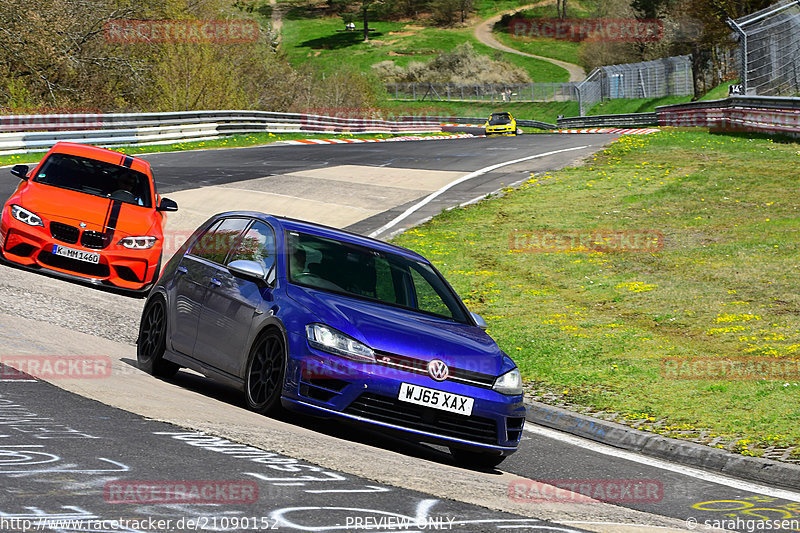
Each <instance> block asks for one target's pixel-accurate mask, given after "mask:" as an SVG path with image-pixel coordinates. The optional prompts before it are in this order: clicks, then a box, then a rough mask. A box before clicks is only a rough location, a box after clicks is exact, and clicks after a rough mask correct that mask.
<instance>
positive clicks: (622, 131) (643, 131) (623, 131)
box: [547, 128, 661, 135]
mask: <svg viewBox="0 0 800 533" xmlns="http://www.w3.org/2000/svg"><path fill="white" fill-rule="evenodd" d="M659 131H661V130H660V129H658V128H581V129H577V130H567V129H560V130H553V131H549V132H547V133H613V134H619V135H650V134H651V133H658V132H659Z"/></svg>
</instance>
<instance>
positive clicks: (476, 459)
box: [450, 448, 506, 470]
mask: <svg viewBox="0 0 800 533" xmlns="http://www.w3.org/2000/svg"><path fill="white" fill-rule="evenodd" d="M450 454H451V455H452V456H453V459H455V461H456V463H458V464H460V465H463V466H467V467H473V468H479V469H481V470H492V469H494V468H495V467H496V466H497V465H499V464H500V463H502V462H503V460H505V458H506V457H505V455H491V454H488V453H480V452H470V451H467V450H462V449H461V448H450Z"/></svg>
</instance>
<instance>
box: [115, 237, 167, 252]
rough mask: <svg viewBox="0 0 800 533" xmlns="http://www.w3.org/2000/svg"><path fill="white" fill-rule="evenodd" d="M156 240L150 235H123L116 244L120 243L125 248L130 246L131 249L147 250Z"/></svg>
mask: <svg viewBox="0 0 800 533" xmlns="http://www.w3.org/2000/svg"><path fill="white" fill-rule="evenodd" d="M156 240H157V239H156V238H155V237H153V236H151V235H144V236H141V237H125V238H124V239H121V240H120V241H119V242H118V243H117V244H121V245H122V246H124V247H125V248H130V249H132V250H147V249H148V248H152V247H153V246H155V244H156Z"/></svg>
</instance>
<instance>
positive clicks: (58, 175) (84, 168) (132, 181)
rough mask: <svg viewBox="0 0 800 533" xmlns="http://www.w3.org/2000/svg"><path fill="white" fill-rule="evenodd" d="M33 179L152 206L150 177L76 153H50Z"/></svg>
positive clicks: (46, 183)
mask: <svg viewBox="0 0 800 533" xmlns="http://www.w3.org/2000/svg"><path fill="white" fill-rule="evenodd" d="M33 181H35V182H37V183H44V184H45V185H51V186H53V187H60V188H62V189H70V190H73V191H78V192H82V193H86V194H91V195H94V196H103V197H106V198H112V199H114V200H120V201H122V202H125V203H129V204H135V205H141V206H143V207H152V202H151V198H150V179H149V178H148V177H147V176H146V175H144V174H142V173H141V172H138V171H136V170H133V169H130V168H127V167H123V166H120V165H114V164H112V163H106V162H105V161H97V160H96V159H88V158H85V157H80V156H77V155H69V154H58V153H55V154H51V155H50V157H48V158H47V160H46V161H45V162H44V164H43V165H42V168H40V169H39V172H38V173H37V174H36V176H34V177H33Z"/></svg>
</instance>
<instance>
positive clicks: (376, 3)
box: [329, 0, 391, 42]
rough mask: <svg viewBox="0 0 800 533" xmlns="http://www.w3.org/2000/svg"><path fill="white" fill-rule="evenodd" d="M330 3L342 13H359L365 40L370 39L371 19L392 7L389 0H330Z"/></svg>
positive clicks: (345, 14)
mask: <svg viewBox="0 0 800 533" xmlns="http://www.w3.org/2000/svg"><path fill="white" fill-rule="evenodd" d="M329 5H330V6H331V7H332V8H333V9H334V10H336V11H337V12H338V13H339V14H340V15H343V16H347V15H353V14H355V15H357V16H358V18H360V19H361V22H362V24H363V25H364V29H363V31H364V42H367V41H369V21H370V20H371V19H372V20H374V19H375V18H376V17H377V16H379V14H380V13H381V12H383V11H385V10H386V9H387V8H390V6H391V2H390V1H389V0H329Z"/></svg>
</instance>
